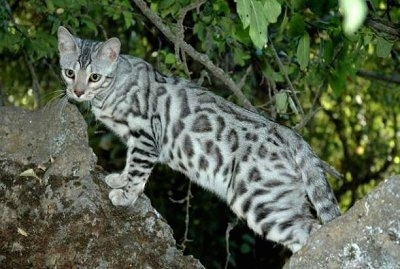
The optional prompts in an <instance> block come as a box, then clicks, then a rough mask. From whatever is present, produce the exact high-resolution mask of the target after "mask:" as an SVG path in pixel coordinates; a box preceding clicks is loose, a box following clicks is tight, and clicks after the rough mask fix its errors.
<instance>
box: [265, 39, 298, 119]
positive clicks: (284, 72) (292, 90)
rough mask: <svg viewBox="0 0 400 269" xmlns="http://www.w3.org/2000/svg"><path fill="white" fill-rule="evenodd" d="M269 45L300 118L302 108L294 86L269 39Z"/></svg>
mask: <svg viewBox="0 0 400 269" xmlns="http://www.w3.org/2000/svg"><path fill="white" fill-rule="evenodd" d="M269 44H270V46H271V49H272V52H273V54H274V57H275V60H276V62H277V63H278V66H279V70H281V73H282V74H283V76H284V77H285V80H286V83H287V84H288V86H289V90H290V92H291V93H292V96H293V100H294V101H295V102H296V106H297V108H298V109H299V110H300V113H301V115H302V117H304V111H303V108H302V107H301V103H300V100H299V98H298V97H297V94H296V90H295V88H294V86H293V84H292V81H291V80H290V78H289V76H288V74H287V72H286V70H285V67H284V66H283V63H282V61H281V59H280V58H279V55H278V53H277V52H276V50H275V47H274V44H273V43H272V40H271V39H270V38H269Z"/></svg>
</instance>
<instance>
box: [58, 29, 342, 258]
mask: <svg viewBox="0 0 400 269" xmlns="http://www.w3.org/2000/svg"><path fill="white" fill-rule="evenodd" d="M120 46H121V44H120V41H119V40H118V39H117V38H111V39H109V40H107V41H105V42H97V41H91V40H84V39H80V38H78V37H76V36H73V35H72V34H70V33H69V32H68V30H67V29H66V28H64V27H60V28H59V29H58V49H59V53H60V65H61V69H62V77H63V79H64V81H65V83H66V85H67V89H66V92H67V95H68V97H69V98H72V99H74V100H76V101H79V102H82V101H89V102H90V104H91V109H92V112H93V113H94V115H95V117H96V118H97V119H98V120H100V121H101V122H103V123H104V124H105V125H106V126H107V127H108V128H109V129H111V130H112V131H113V132H115V133H116V134H117V135H119V136H120V138H121V139H122V141H123V142H124V143H125V144H126V145H127V148H128V149H127V160H126V166H125V168H124V170H123V171H122V173H121V174H110V175H108V176H107V177H106V183H107V184H108V185H109V186H110V187H111V188H112V190H111V192H110V194H109V197H110V199H111V201H112V203H113V204H114V205H122V206H127V205H131V204H132V203H134V202H135V201H136V199H137V198H138V195H140V194H141V193H142V192H143V189H144V187H145V184H146V181H147V179H148V177H149V174H150V173H151V170H152V169H153V167H154V165H155V164H156V163H165V164H167V165H169V166H170V167H171V168H172V169H174V170H177V171H180V172H182V173H184V174H185V175H186V176H187V177H188V178H189V179H190V180H192V181H193V182H195V183H197V184H199V185H200V186H203V187H204V188H205V189H208V190H210V191H211V192H213V193H215V194H216V195H218V196H219V197H220V198H221V199H223V200H224V201H226V203H227V204H228V205H229V207H230V208H231V209H232V210H233V212H235V214H236V215H237V216H238V217H240V218H242V219H243V220H245V221H246V222H247V224H248V226H249V227H250V228H251V229H252V230H254V231H255V232H256V233H257V234H259V235H261V236H263V237H265V238H267V239H269V240H273V241H275V242H279V243H281V244H283V245H285V246H286V247H288V248H289V249H291V250H292V251H293V252H296V251H298V250H299V249H300V248H301V247H302V246H303V245H304V244H305V242H306V240H307V238H308V236H309V234H310V233H311V232H312V231H313V230H315V229H318V228H319V227H320V221H321V222H322V223H326V222H328V221H330V220H332V219H334V218H335V217H337V216H339V215H340V211H339V208H338V204H337V201H336V199H335V196H334V194H333V192H332V190H331V188H330V187H329V184H328V182H327V180H326V177H325V175H324V170H323V168H322V164H321V160H320V159H319V158H318V157H316V155H315V154H314V153H313V152H312V151H311V149H310V147H309V145H308V144H307V143H306V142H305V141H304V140H303V139H302V138H301V137H300V135H298V134H297V133H296V132H295V131H293V130H292V129H290V128H287V127H284V126H282V125H279V124H277V123H275V122H273V121H270V120H268V119H266V118H264V117H262V116H260V115H258V114H256V113H253V112H250V111H248V110H246V109H244V108H241V107H239V106H236V105H234V104H232V103H230V102H228V101H226V100H225V99H223V98H221V97H219V96H217V95H215V94H213V93H211V92H209V91H207V90H205V89H204V88H202V87H201V86H199V85H197V84H195V83H193V82H190V81H187V80H184V79H180V78H173V77H167V76H165V75H163V74H161V73H159V72H157V71H156V70H155V69H154V68H153V67H152V66H151V65H150V64H148V63H147V62H145V61H143V60H142V59H140V58H136V57H132V56H128V55H120ZM313 210H315V211H316V213H317V215H318V217H319V219H320V221H319V220H318V219H317V218H316V217H314V216H313V214H312V211H313Z"/></svg>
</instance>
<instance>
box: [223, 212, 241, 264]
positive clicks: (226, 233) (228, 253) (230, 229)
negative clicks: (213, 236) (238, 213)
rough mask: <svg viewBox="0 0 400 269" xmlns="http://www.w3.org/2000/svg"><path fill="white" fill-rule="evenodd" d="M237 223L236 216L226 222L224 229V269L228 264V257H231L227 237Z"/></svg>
mask: <svg viewBox="0 0 400 269" xmlns="http://www.w3.org/2000/svg"><path fill="white" fill-rule="evenodd" d="M237 224H238V219H237V218H236V219H235V221H234V222H228V226H227V227H226V231H225V242H226V260H225V269H227V268H228V265H229V259H230V258H231V251H230V249H229V237H230V233H231V231H232V230H233V228H235V226H236V225H237Z"/></svg>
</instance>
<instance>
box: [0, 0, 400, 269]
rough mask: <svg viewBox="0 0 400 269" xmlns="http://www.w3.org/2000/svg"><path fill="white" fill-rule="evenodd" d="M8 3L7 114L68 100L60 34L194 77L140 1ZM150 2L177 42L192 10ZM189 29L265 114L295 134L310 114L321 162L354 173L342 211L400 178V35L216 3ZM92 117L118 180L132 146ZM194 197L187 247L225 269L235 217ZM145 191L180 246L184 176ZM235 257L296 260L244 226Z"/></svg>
mask: <svg viewBox="0 0 400 269" xmlns="http://www.w3.org/2000/svg"><path fill="white" fill-rule="evenodd" d="M3 2H4V5H0V59H1V60H0V69H1V70H2V72H0V104H5V105H18V106H24V107H27V108H30V109H33V108H38V107H41V106H44V105H46V103H47V102H49V101H51V100H53V99H55V98H58V97H60V95H62V94H63V92H64V85H63V83H62V82H61V80H60V76H59V67H58V60H57V41H56V31H57V28H58V26H60V25H64V26H68V27H70V28H71V29H72V30H73V31H75V33H76V34H78V35H80V36H83V37H87V38H91V39H100V40H104V39H106V38H110V37H112V36H117V37H118V38H120V39H121V42H122V50H123V52H124V53H125V54H132V55H135V56H139V57H142V58H144V59H145V60H147V61H149V62H151V63H152V64H153V65H155V66H156V67H157V68H158V69H160V70H161V71H162V72H164V73H167V74H171V75H178V76H186V75H187V74H185V71H184V68H183V65H182V64H181V62H180V61H179V60H178V59H177V58H176V51H175V49H176V48H175V46H174V44H173V43H171V42H170V41H168V40H167V39H166V38H165V37H164V36H163V35H162V34H161V33H160V32H159V31H158V30H157V29H156V27H155V26H154V25H153V24H152V22H150V21H149V20H147V19H146V18H145V17H144V16H143V15H142V14H141V12H140V10H139V9H138V8H137V7H136V6H135V5H134V4H133V2H132V1H128V0H117V1H107V0H100V1H86V0H74V1H72V0H62V1H61V0H45V1H39V0H33V1H26V0H20V1H16V0H14V1H3ZM372 2H373V3H374V5H375V7H376V12H377V13H376V14H375V13H373V12H370V14H369V20H374V23H375V24H382V25H385V27H386V28H380V29H387V28H390V27H392V24H391V22H390V20H392V21H394V22H398V21H399V20H400V10H399V9H398V8H397V7H395V6H388V3H389V1H383V0H374V1H372ZM148 4H149V6H150V7H151V9H152V10H153V12H155V13H157V14H158V15H159V16H160V17H161V18H162V20H163V22H164V23H165V24H166V25H167V26H169V27H170V28H171V30H172V31H173V32H175V31H177V29H180V28H179V27H176V25H175V24H176V23H177V22H178V21H180V19H182V15H183V14H182V10H183V9H184V8H185V7H187V6H188V5H189V4H193V1H189V0H179V1H172V0H166V1H156V0H151V1H148ZM389 4H390V3H389ZM183 29H184V40H185V41H186V42H187V43H189V44H191V45H192V46H193V47H194V48H195V49H196V50H197V51H199V52H201V53H204V54H206V55H207V56H208V57H209V58H210V60H211V61H212V62H213V63H214V64H215V65H217V66H219V67H221V68H222V69H223V70H224V71H225V72H226V73H227V74H229V75H230V76H231V77H232V79H233V80H234V81H235V82H236V83H237V84H238V85H239V84H240V82H242V81H243V82H244V83H243V87H242V92H243V93H244V94H245V96H246V97H247V98H248V99H249V100H250V101H251V102H252V104H254V105H255V106H256V107H257V108H258V110H259V111H260V113H263V114H265V115H267V116H269V117H271V118H273V119H274V120H276V121H278V122H281V123H283V124H286V125H289V126H295V125H296V124H298V123H299V122H302V120H304V119H305V118H307V117H306V116H309V115H311V117H310V118H311V119H310V121H308V122H307V123H306V125H305V127H304V128H302V129H300V130H299V131H300V133H301V134H302V135H303V136H304V137H305V138H306V140H307V141H309V142H310V144H311V146H312V148H313V149H314V150H315V151H316V153H317V154H318V155H319V156H320V157H321V158H322V159H324V160H326V161H328V162H329V163H330V164H332V165H333V166H334V167H336V168H337V169H338V170H339V171H340V172H342V173H343V175H344V179H339V180H332V185H333V186H334V188H335V191H336V193H337V195H338V197H339V200H340V202H341V206H342V208H343V209H347V208H348V207H349V206H351V205H352V204H353V203H354V202H355V201H356V200H357V199H359V198H361V197H362V196H363V195H365V193H367V192H369V191H371V190H372V189H373V188H374V187H375V186H376V185H377V184H378V183H379V182H380V181H381V180H382V179H383V178H385V177H386V176H388V175H390V174H393V173H400V165H399V164H400V146H399V143H400V142H399V133H400V129H399V126H400V116H399V115H400V105H399V103H400V90H399V80H400V79H399V74H398V66H400V63H399V59H400V57H398V55H399V44H398V40H397V39H396V38H397V37H396V36H393V35H391V34H390V32H385V31H382V30H377V29H375V28H372V27H367V26H364V27H362V28H360V29H359V30H358V31H357V32H355V33H354V35H352V36H347V35H345V34H344V33H343V18H342V16H341V13H340V12H339V9H338V2H337V0H326V1H320V0H309V1H306V0H251V1H247V0H236V1H226V0H215V1H205V2H204V3H203V4H202V5H199V6H198V7H197V8H196V7H195V8H194V9H191V10H189V11H188V12H187V14H186V16H185V17H184V18H183ZM390 29H394V30H397V28H396V27H392V28H390ZM272 45H273V46H272ZM180 60H182V59H180ZM186 64H187V66H188V69H189V70H190V72H191V74H190V76H191V78H192V79H194V80H200V81H203V85H204V86H206V87H208V88H209V89H210V90H212V91H214V92H216V93H217V94H220V95H222V96H224V97H225V98H227V99H229V100H231V101H234V102H235V101H237V97H235V96H234V95H233V94H232V92H231V91H230V90H229V89H228V88H227V87H226V85H225V84H223V83H222V82H221V81H220V80H217V79H215V77H213V74H211V73H207V70H206V69H205V68H204V67H203V66H201V65H200V64H199V63H197V62H196V61H194V60H193V59H191V58H190V57H188V56H187V57H186ZM249 67H250V68H251V69H249ZM288 80H290V82H291V84H292V85H293V89H292V88H291V87H289V83H288ZM296 99H298V100H299V103H297V102H296ZM82 111H83V114H84V115H85V117H86V118H87V120H88V123H89V126H90V128H89V135H90V142H91V145H92V147H93V148H94V150H95V152H96V154H97V155H98V157H99V164H100V165H102V166H103V167H104V168H105V169H106V170H108V171H118V170H120V169H122V167H123V165H124V161H125V147H124V146H123V145H121V143H120V142H119V141H118V139H117V138H116V137H114V136H113V135H112V134H110V133H109V132H108V131H107V130H106V129H105V128H104V127H102V126H101V125H99V124H98V122H96V121H95V120H94V119H93V118H92V116H91V115H90V113H89V112H88V109H87V108H84V106H82ZM301 111H304V114H305V115H303V114H302V113H301ZM314 113H315V114H314ZM192 192H193V194H194V198H193V199H192V201H191V209H190V225H189V235H188V237H189V239H192V240H194V241H193V242H188V243H187V249H186V250H185V252H186V253H188V254H194V255H195V256H196V257H198V258H200V260H201V261H202V262H203V263H204V264H205V265H206V266H207V268H223V266H224V264H225V257H226V253H225V247H226V246H225V230H226V227H227V223H228V222H233V220H234V219H233V217H232V215H230V214H229V210H228V209H227V207H226V205H225V204H224V203H222V202H220V201H219V200H218V199H217V198H215V197H214V196H212V195H210V194H207V193H205V192H204V191H203V190H201V189H199V188H197V187H192ZM146 193H147V194H148V195H149V196H150V197H151V199H152V202H153V204H154V205H155V207H156V208H157V209H158V210H159V211H160V212H161V213H162V214H163V216H165V217H166V218H167V220H168V221H169V223H170V224H171V226H172V227H173V228H174V229H175V236H176V238H177V240H178V241H180V240H181V239H182V237H183V234H184V229H185V205H184V204H179V203H175V202H172V201H171V200H170V199H169V198H171V199H173V200H181V199H182V198H183V197H185V196H186V194H187V184H186V181H185V178H184V177H183V176H182V175H179V174H176V173H173V172H172V171H171V170H169V169H168V168H167V167H164V166H160V167H157V169H155V171H154V173H153V175H152V179H151V180H150V182H149V186H148V188H147V190H146ZM216 216H217V217H216ZM199 235H201V236H199ZM210 238H212V239H210ZM210 249H213V251H212V252H210V251H209V250H210ZM230 251H231V257H230V260H229V268H251V267H254V268H256V267H263V268H279V267H280V266H281V265H282V264H283V260H277V258H276V257H284V256H285V253H281V252H282V249H281V248H279V247H276V246H273V245H271V244H269V243H266V242H264V241H263V240H261V239H259V238H257V237H255V236H254V235H253V233H252V232H251V231H249V230H248V229H247V228H246V226H245V225H244V224H243V223H241V222H239V224H238V225H237V227H235V229H233V231H232V232H231V236H230ZM286 254H287V253H286Z"/></svg>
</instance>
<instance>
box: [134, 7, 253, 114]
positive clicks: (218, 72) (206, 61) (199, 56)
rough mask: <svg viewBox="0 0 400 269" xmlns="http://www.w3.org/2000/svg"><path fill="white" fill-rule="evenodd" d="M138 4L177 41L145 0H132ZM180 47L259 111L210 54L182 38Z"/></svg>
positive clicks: (251, 107)
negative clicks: (202, 51) (200, 50)
mask: <svg viewBox="0 0 400 269" xmlns="http://www.w3.org/2000/svg"><path fill="white" fill-rule="evenodd" d="M132 1H133V2H134V3H135V4H136V6H137V7H138V8H139V9H140V10H141V11H142V13H143V14H144V15H145V16H146V17H147V18H148V19H149V20H150V21H151V22H152V23H153V24H154V25H155V26H156V27H157V28H158V29H159V30H160V31H161V32H162V33H163V34H164V35H165V36H166V37H167V38H168V39H169V40H170V41H171V42H173V43H174V42H175V41H176V40H177V38H176V36H175V34H174V33H173V32H172V31H171V29H170V28H169V27H168V26H166V25H165V24H164V23H163V22H162V20H161V18H160V17H159V16H158V15H157V14H155V13H154V12H153V11H152V10H151V9H150V8H149V7H148V6H147V4H146V2H144V1H143V0H132ZM180 43H181V44H179V47H180V49H181V51H183V52H185V53H186V54H187V55H189V56H190V57H192V58H193V59H194V60H196V61H197V62H199V63H201V64H202V65H204V66H205V67H206V68H207V69H208V70H210V72H211V73H212V74H213V75H214V76H215V77H216V78H218V79H220V80H221V81H222V82H223V83H224V84H225V85H226V86H227V87H228V88H229V89H230V90H231V91H232V92H233V93H234V94H235V95H236V96H237V97H238V99H239V100H240V101H241V102H242V104H243V106H244V107H246V108H247V109H249V110H251V111H257V110H256V108H255V107H254V106H253V105H252V104H251V103H250V101H249V100H248V99H247V98H246V96H245V95H244V94H243V92H242V91H241V89H240V88H239V87H238V86H237V85H236V84H235V82H234V81H233V80H232V78H231V77H230V76H229V75H228V74H226V73H225V72H224V70H222V69H221V68H220V67H218V66H216V65H215V64H214V63H213V62H212V61H211V60H210V58H209V57H208V55H206V54H203V53H200V52H198V51H197V50H195V49H194V48H193V47H192V46H191V45H190V44H188V43H186V42H185V41H183V40H181V41H180Z"/></svg>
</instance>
